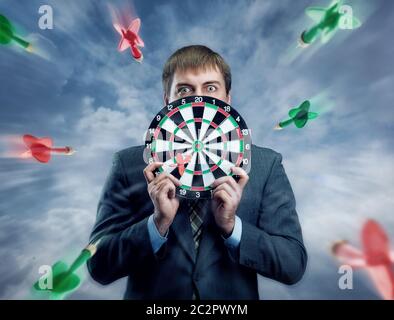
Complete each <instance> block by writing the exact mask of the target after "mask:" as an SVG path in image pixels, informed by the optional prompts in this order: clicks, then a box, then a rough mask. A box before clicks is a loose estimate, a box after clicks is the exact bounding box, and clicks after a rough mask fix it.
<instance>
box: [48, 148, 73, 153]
mask: <svg viewBox="0 0 394 320" xmlns="http://www.w3.org/2000/svg"><path fill="white" fill-rule="evenodd" d="M51 152H55V153H68V152H70V149H69V148H67V147H66V148H51Z"/></svg>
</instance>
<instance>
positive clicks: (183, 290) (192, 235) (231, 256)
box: [88, 45, 307, 299]
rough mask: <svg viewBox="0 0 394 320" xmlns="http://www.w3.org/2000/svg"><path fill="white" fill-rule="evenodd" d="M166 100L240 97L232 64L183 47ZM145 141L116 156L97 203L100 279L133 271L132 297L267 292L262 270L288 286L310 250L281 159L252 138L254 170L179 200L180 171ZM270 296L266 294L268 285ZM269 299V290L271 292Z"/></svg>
mask: <svg viewBox="0 0 394 320" xmlns="http://www.w3.org/2000/svg"><path fill="white" fill-rule="evenodd" d="M162 82H163V88H164V103H165V104H168V103H169V102H171V101H174V100H177V99H179V98H182V97H186V96H194V95H196V96H197V95H198V96H203V95H205V96H212V97H215V98H217V99H220V100H223V101H226V102H227V103H229V104H231V71H230V68H229V66H228V64H227V63H226V62H225V61H224V59H223V58H222V57H221V56H220V55H219V54H217V53H215V52H213V51H212V50H211V49H209V48H207V47H205V46H199V45H194V46H188V47H184V48H181V49H179V50H177V51H176V52H175V53H174V54H173V55H172V56H171V57H170V58H169V59H168V61H167V62H166V64H165V66H164V70H163V76H162ZM143 150H144V146H137V147H131V148H128V149H125V150H122V151H119V152H117V153H116V154H115V156H114V160H113V166H112V169H111V172H110V174H109V176H108V178H107V180H106V183H105V186H104V189H103V192H102V195H101V199H100V201H99V205H98V212H97V220H96V223H95V226H94V228H93V231H92V234H91V240H92V241H95V240H96V239H99V238H101V242H100V244H99V247H98V250H97V253H96V255H95V256H93V258H92V259H91V260H90V261H89V262H88V269H89V272H90V274H91V276H92V277H93V279H95V280H96V281H98V282H99V283H101V284H104V285H105V284H109V283H111V282H113V281H115V280H117V279H119V278H122V277H128V282H127V289H126V292H125V295H124V298H126V299H259V293H258V286H257V274H261V275H262V276H264V277H268V278H271V279H274V280H277V281H280V282H282V283H285V284H294V283H296V282H298V281H299V280H300V279H301V277H302V276H303V274H304V271H305V267H306V262H307V254H306V251H305V248H304V245H303V240H302V232H301V227H300V224H299V221H298V216H297V212H296V208H295V199H294V195H293V191H292V188H291V185H290V182H289V180H288V178H287V176H286V173H285V170H284V168H283V166H282V163H281V162H282V157H281V155H280V154H279V153H276V152H275V151H273V150H270V149H266V148H261V147H258V146H255V145H253V146H252V166H251V170H250V172H249V176H248V175H247V174H246V173H245V171H243V170H242V169H241V168H236V167H234V168H233V169H232V170H233V173H234V174H235V175H237V176H239V179H237V180H235V179H234V178H233V177H230V176H227V177H222V178H219V179H217V180H215V182H214V183H213V185H212V187H213V188H214V189H213V196H212V199H211V200H193V201H189V200H186V199H179V198H178V197H177V196H176V194H175V188H176V186H177V185H180V182H179V180H178V179H176V178H175V177H174V176H172V175H171V174H165V173H162V174H159V175H157V174H155V171H156V169H157V168H158V167H159V166H160V165H161V164H160V163H152V164H150V165H148V166H146V164H145V163H144V161H143ZM263 295H264V293H263ZM262 297H263V296H262Z"/></svg>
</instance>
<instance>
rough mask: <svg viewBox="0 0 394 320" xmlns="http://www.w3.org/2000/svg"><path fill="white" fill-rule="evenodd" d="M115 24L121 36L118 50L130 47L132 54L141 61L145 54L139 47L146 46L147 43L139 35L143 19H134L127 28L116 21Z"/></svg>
mask: <svg viewBox="0 0 394 320" xmlns="http://www.w3.org/2000/svg"><path fill="white" fill-rule="evenodd" d="M113 26H114V28H115V30H116V31H117V32H118V33H119V34H120V36H121V39H120V42H119V46H118V50H119V51H120V52H121V51H124V50H126V49H127V48H129V47H130V50H131V55H132V56H133V57H134V59H135V60H136V61H138V62H140V63H141V62H142V60H143V58H144V56H143V55H142V52H141V50H140V49H139V48H138V47H144V45H145V44H144V41H142V39H141V37H140V36H139V35H138V32H139V30H140V26H141V19H139V18H137V19H134V20H133V21H132V22H131V24H130V26H129V27H128V28H127V29H125V28H123V27H122V26H121V25H120V24H118V23H114V24H113Z"/></svg>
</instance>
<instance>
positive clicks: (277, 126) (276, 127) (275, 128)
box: [274, 124, 283, 130]
mask: <svg viewBox="0 0 394 320" xmlns="http://www.w3.org/2000/svg"><path fill="white" fill-rule="evenodd" d="M282 129H283V128H282V127H281V126H280V125H279V124H277V125H276V126H275V127H274V130H282Z"/></svg>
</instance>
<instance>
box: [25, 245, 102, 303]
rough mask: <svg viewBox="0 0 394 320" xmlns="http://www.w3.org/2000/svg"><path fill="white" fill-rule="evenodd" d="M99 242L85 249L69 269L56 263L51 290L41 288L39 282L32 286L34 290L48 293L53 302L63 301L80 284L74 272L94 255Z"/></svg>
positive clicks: (61, 263) (60, 263)
mask: <svg viewBox="0 0 394 320" xmlns="http://www.w3.org/2000/svg"><path fill="white" fill-rule="evenodd" d="M99 242H100V240H98V241H97V242H96V243H94V244H89V245H88V246H87V247H85V248H84V249H83V250H82V251H81V253H80V254H79V256H78V257H77V258H76V259H75V260H74V262H73V263H72V264H71V266H70V267H68V265H67V264H66V263H65V262H63V261H57V262H56V263H55V264H54V265H53V266H52V288H47V287H46V286H44V288H43V286H42V284H41V283H40V281H37V282H36V283H35V284H34V285H33V288H34V290H36V291H40V292H42V291H46V292H48V291H49V292H50V293H51V294H50V298H51V299H55V300H59V299H63V298H64V296H65V295H66V294H69V293H71V292H72V291H74V290H76V289H77V288H78V286H79V285H80V283H81V278H80V277H79V276H78V275H77V274H76V272H77V271H78V269H79V268H80V267H81V266H82V265H84V264H85V263H86V262H87V261H88V260H89V259H90V258H91V257H92V256H93V255H94V254H95V253H96V251H97V245H98V244H99Z"/></svg>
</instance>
